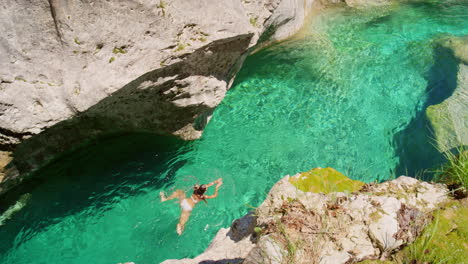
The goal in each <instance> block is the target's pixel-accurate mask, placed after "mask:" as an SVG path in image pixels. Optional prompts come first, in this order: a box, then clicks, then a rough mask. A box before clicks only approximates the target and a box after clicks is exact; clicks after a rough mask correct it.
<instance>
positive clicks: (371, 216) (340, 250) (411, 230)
mask: <svg viewBox="0 0 468 264" xmlns="http://www.w3.org/2000/svg"><path fill="white" fill-rule="evenodd" d="M315 178H320V179H321V180H322V181H321V182H328V183H329V184H330V186H329V187H331V189H330V188H329V187H327V186H325V185H323V186H322V187H318V185H316V184H314V182H315ZM307 186H309V187H311V188H312V189H310V190H315V191H316V192H314V193H313V192H309V191H303V190H305V189H304V187H306V188H309V187H307ZM336 186H339V187H336ZM317 188H318V189H317ZM335 188H341V191H337V190H338V189H335ZM319 189H320V190H319ZM318 191H320V192H318ZM447 200H448V196H447V189H446V188H445V186H444V185H441V184H429V183H427V182H421V181H418V180H416V179H414V178H409V177H405V176H401V177H399V178H398V179H395V180H392V181H388V182H385V183H381V184H368V185H364V184H363V183H361V184H358V183H357V182H355V181H351V180H349V179H347V178H346V177H345V176H344V175H342V174H340V173H339V172H337V171H335V170H333V169H331V168H325V169H320V168H317V169H314V170H312V171H311V172H309V173H302V174H297V175H295V176H292V177H290V176H286V177H284V178H283V179H282V180H280V181H279V182H278V183H276V184H275V185H274V186H273V188H272V189H271V190H270V192H269V194H268V196H267V198H266V199H265V201H264V202H263V203H262V204H261V205H260V206H259V207H258V208H257V210H256V211H255V213H254V214H252V213H250V214H248V215H246V216H244V217H243V218H241V219H238V220H236V221H234V222H233V224H232V226H231V227H230V228H229V229H221V230H220V231H219V232H218V234H217V235H216V237H215V238H214V239H213V241H212V243H211V244H210V246H209V247H208V249H207V250H206V251H205V252H204V253H203V254H201V255H199V256H197V257H196V258H194V259H183V260H167V261H165V262H163V263H164V264H176V263H184V264H190V263H244V264H247V263H248V264H250V263H252V264H253V263H278V264H279V263H321V264H326V263H329V264H339V263H354V262H358V261H362V260H368V259H386V258H387V257H388V256H389V255H390V254H392V253H394V252H395V251H398V250H399V249H401V248H402V247H403V246H404V245H407V244H408V243H411V242H412V241H414V240H415V238H416V237H417V236H418V235H419V234H420V233H421V231H422V229H423V228H424V227H425V226H426V224H427V223H428V222H430V220H431V215H430V213H431V212H432V211H433V210H435V209H436V208H437V207H438V206H439V205H440V204H441V203H444V202H447Z"/></svg>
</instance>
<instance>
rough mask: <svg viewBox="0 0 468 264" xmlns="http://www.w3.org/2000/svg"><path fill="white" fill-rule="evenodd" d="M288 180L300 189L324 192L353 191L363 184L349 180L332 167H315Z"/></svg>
mask: <svg viewBox="0 0 468 264" xmlns="http://www.w3.org/2000/svg"><path fill="white" fill-rule="evenodd" d="M289 182H291V183H292V184H293V185H294V186H296V187H297V188H298V189H299V190H301V191H304V192H313V193H325V194H327V193H331V192H344V191H349V192H355V191H358V190H360V189H361V187H362V186H364V183H363V182H360V181H355V180H351V179H350V178H348V177H346V176H345V175H343V174H342V173H340V172H338V171H337V170H335V169H333V168H315V169H312V170H310V171H308V172H302V173H301V174H300V176H299V177H291V178H290V179H289Z"/></svg>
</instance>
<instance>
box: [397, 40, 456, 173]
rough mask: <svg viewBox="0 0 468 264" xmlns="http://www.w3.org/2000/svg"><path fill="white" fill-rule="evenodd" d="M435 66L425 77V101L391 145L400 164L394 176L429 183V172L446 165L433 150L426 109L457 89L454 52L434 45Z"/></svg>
mask: <svg viewBox="0 0 468 264" xmlns="http://www.w3.org/2000/svg"><path fill="white" fill-rule="evenodd" d="M433 56H434V65H433V66H432V67H431V68H430V70H429V71H428V73H427V75H426V77H425V78H426V79H427V81H428V86H427V90H426V92H427V100H426V102H425V103H424V105H423V107H422V108H421V110H420V111H418V112H417V113H416V116H415V118H414V119H413V120H412V121H411V122H410V123H409V124H408V126H407V127H406V128H405V129H404V130H402V131H400V132H399V133H397V134H395V136H394V139H393V142H394V143H395V144H396V145H397V151H396V152H397V155H398V157H399V158H400V162H399V164H398V166H397V167H396V169H395V173H396V175H397V176H399V175H408V176H413V177H415V176H419V177H422V178H423V180H431V178H432V176H433V173H431V172H430V169H433V168H434V166H437V165H438V164H441V163H443V162H444V161H445V158H444V157H443V155H442V154H441V153H440V152H439V151H438V150H437V149H436V148H435V147H434V143H435V142H434V140H435V139H434V134H433V131H432V129H431V125H430V123H429V121H428V119H427V117H426V108H427V107H428V106H430V105H435V104H439V103H441V102H443V101H444V100H445V99H447V98H448V97H450V96H451V95H452V93H453V91H454V90H455V88H456V87H457V74H458V64H459V62H458V61H457V59H456V58H455V56H454V54H453V51H452V50H451V49H449V48H446V47H443V46H440V45H437V46H436V47H435V49H434V55H433Z"/></svg>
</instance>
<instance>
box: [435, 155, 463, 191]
mask: <svg viewBox="0 0 468 264" xmlns="http://www.w3.org/2000/svg"><path fill="white" fill-rule="evenodd" d="M456 152H458V154H454V153H453V152H451V151H446V152H444V155H445V157H446V158H447V160H448V162H447V163H445V164H444V165H442V166H441V167H440V168H439V169H438V170H436V176H435V178H436V180H437V181H440V182H443V183H446V184H447V185H448V187H449V189H450V191H451V193H452V194H453V195H454V196H455V198H464V197H466V196H467V195H468V150H467V149H466V147H459V148H458V149H457V150H456Z"/></svg>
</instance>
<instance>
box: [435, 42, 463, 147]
mask: <svg viewBox="0 0 468 264" xmlns="http://www.w3.org/2000/svg"><path fill="white" fill-rule="evenodd" d="M443 45H444V46H445V47H447V48H450V49H451V50H452V51H453V54H454V56H455V57H456V58H457V59H458V60H459V62H460V64H459V68H458V75H457V87H456V89H455V91H454V92H453V94H452V95H451V96H450V97H449V98H448V99H446V100H445V101H443V102H442V103H440V104H437V105H431V106H429V107H428V108H427V110H426V115H427V117H428V119H429V121H430V123H431V126H432V128H433V130H434V137H435V140H436V144H437V147H438V149H439V150H441V151H447V150H451V149H454V148H457V147H460V146H463V145H468V37H461V38H456V37H452V38H448V39H447V40H445V41H444V42H443Z"/></svg>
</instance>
